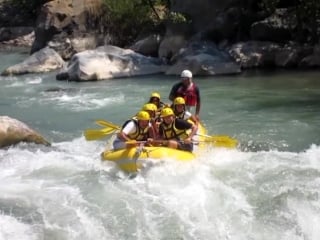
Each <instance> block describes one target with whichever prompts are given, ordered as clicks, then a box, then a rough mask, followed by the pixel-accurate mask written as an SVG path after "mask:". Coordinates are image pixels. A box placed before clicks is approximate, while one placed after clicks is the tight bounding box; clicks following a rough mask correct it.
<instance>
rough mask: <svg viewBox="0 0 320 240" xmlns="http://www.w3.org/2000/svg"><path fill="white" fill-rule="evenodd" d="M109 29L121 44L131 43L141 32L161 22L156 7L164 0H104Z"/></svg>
mask: <svg viewBox="0 0 320 240" xmlns="http://www.w3.org/2000/svg"><path fill="white" fill-rule="evenodd" d="M104 2H105V5H106V8H107V15H106V16H105V22H106V26H107V28H108V31H109V32H111V33H112V35H113V36H115V37H116V38H117V42H119V44H120V45H125V44H128V43H130V42H131V41H132V40H133V39H135V38H136V37H137V36H138V35H139V34H141V32H143V31H144V30H146V29H152V28H154V27H155V26H156V25H158V24H159V16H158V14H157V12H156V10H155V7H156V6H158V5H159V4H161V2H162V1H159V0H156V1H152V0H104Z"/></svg>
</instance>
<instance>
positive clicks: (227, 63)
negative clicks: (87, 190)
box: [166, 41, 241, 76]
mask: <svg viewBox="0 0 320 240" xmlns="http://www.w3.org/2000/svg"><path fill="white" fill-rule="evenodd" d="M172 59H173V61H174V63H173V64H172V66H170V67H169V68H168V69H167V71H166V74H168V75H179V74H180V73H181V71H182V70H184V69H190V70H191V71H192V73H193V74H194V75H202V76H208V75H222V74H237V73H240V72H241V68H240V65H239V64H238V63H236V62H235V61H234V59H233V58H232V57H231V56H230V55H229V53H228V52H227V51H225V50H223V49H219V48H218V47H217V45H216V44H214V43H213V42H205V41H195V42H191V43H190V44H188V45H187V46H186V47H185V48H182V49H181V50H180V52H179V54H177V55H176V56H174V57H173V58H172Z"/></svg>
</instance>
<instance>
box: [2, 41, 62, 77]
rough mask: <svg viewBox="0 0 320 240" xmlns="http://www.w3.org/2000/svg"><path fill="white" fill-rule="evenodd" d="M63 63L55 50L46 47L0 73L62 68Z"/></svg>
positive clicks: (39, 71)
mask: <svg viewBox="0 0 320 240" xmlns="http://www.w3.org/2000/svg"><path fill="white" fill-rule="evenodd" d="M64 64H65V63H64V61H63V59H62V58H61V57H60V55H59V54H58V53H57V52H56V51H54V50H53V49H51V48H49V47H46V48H43V49H41V50H40V51H38V52H35V53H34V54H32V55H31V56H30V57H28V58H27V59H25V60H24V61H23V62H22V63H18V64H16V65H13V66H11V67H8V68H7V69H5V70H4V71H3V72H2V73H1V75H21V74H26V73H44V72H50V71H53V70H56V69H60V68H62V67H63V65H64Z"/></svg>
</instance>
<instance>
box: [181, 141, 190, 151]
mask: <svg viewBox="0 0 320 240" xmlns="http://www.w3.org/2000/svg"><path fill="white" fill-rule="evenodd" d="M178 149H179V150H183V151H188V152H192V151H193V143H184V142H178Z"/></svg>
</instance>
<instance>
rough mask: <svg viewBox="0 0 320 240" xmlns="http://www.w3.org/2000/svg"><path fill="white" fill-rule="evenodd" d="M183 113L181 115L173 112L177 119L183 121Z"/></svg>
mask: <svg viewBox="0 0 320 240" xmlns="http://www.w3.org/2000/svg"><path fill="white" fill-rule="evenodd" d="M184 113H185V111H182V112H181V113H177V112H176V111H174V115H175V116H176V118H178V119H184Z"/></svg>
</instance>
